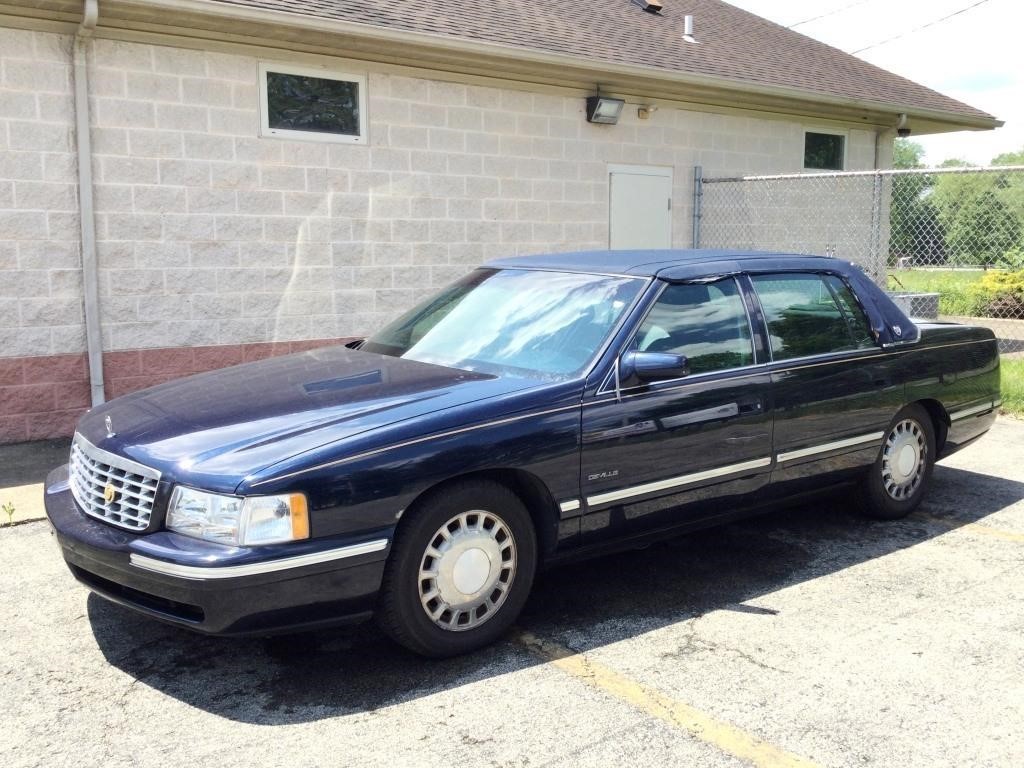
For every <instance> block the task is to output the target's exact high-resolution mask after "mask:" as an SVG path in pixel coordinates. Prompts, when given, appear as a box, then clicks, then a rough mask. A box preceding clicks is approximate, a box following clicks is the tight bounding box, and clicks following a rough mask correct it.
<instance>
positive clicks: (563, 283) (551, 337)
mask: <svg viewBox="0 0 1024 768" xmlns="http://www.w3.org/2000/svg"><path fill="white" fill-rule="evenodd" d="M643 286H644V281H643V280H640V279H636V278H624V277H608V276H604V275H586V274H576V273H572V272H540V271H529V270H519V269H503V270H495V269H478V270H476V271H474V272H471V273H469V274H468V275H466V276H465V277H464V278H462V279H461V280H459V281H458V282H457V283H455V284H454V285H450V286H448V287H447V288H445V289H444V290H443V291H442V292H441V293H440V294H438V295H437V296H434V297H433V298H432V299H429V300H427V301H425V302H424V303H422V304H420V305H419V306H418V307H416V308H415V309H413V310H412V311H410V312H407V313H406V314H405V315H403V316H402V317H400V318H398V319H397V320H395V321H394V322H393V323H391V324H390V325H388V326H386V327H385V328H384V329H383V330H381V331H379V332H378V333H376V334H374V335H373V336H371V337H370V338H369V339H367V340H366V342H365V343H364V344H363V345H362V347H360V349H363V350H365V351H367V352H377V353H380V354H384V355H392V356H394V357H404V358H408V359H410V360H418V361H420V362H423V363H434V364H436V365H444V366H448V367H450V368H461V369H463V370H472V371H481V372H484V373H494V374H501V375H512V376H517V375H518V376H527V377H556V378H563V377H570V376H573V375H575V374H579V373H581V372H582V371H583V369H584V368H585V367H586V366H587V364H588V363H589V362H590V361H591V360H592V359H593V358H594V356H595V355H596V354H597V351H598V350H599V349H600V347H601V344H602V343H603V342H604V340H605V338H607V336H608V334H609V333H610V332H611V329H612V328H613V327H614V326H615V324H616V322H617V321H618V320H619V318H621V317H622V314H623V312H625V311H626V308H627V307H628V306H629V305H630V304H631V303H632V302H633V300H634V299H635V298H636V296H637V294H638V293H639V292H640V290H641V289H642V288H643Z"/></svg>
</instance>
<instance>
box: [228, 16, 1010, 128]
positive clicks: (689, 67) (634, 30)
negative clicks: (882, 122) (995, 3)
mask: <svg viewBox="0 0 1024 768" xmlns="http://www.w3.org/2000/svg"><path fill="white" fill-rule="evenodd" d="M208 1H209V2H211V3H217V4H220V5H237V6H245V7H249V8H254V9H262V10H273V11H281V12H285V13H291V14H301V15H304V16H312V17H319V18H324V19H331V20H335V21H342V22H348V23H355V24H361V25H368V26H370V27H379V28H383V29H387V30H391V31H407V32H416V33H425V34H432V35H439V36H443V37H448V38H456V39H462V40H467V41H473V42H477V43H485V44H493V45H500V46H511V47H515V48H520V49H528V50H533V51H539V52H546V53H556V54H562V55H568V56H573V57H579V58H580V59H585V60H588V61H591V62H593V61H599V62H605V63H608V64H617V65H623V64H625V65H636V66H643V67H649V68H653V69H655V70H663V71H666V72H674V73H687V74H690V75H701V76H709V77H715V78H724V79H726V80H729V81H733V82H736V83H737V84H747V85H751V86H774V87H782V88H788V89H795V90H798V91H801V92H804V93H807V94H818V95H821V96H823V97H831V98H836V97H838V98H842V99H850V100H853V101H859V102H872V103H877V104H884V105H893V106H898V107H900V108H913V109H921V110H928V111H934V112H940V113H946V114H949V115H956V116H961V117H965V118H974V119H981V120H982V121H986V120H994V118H993V117H992V116H991V115H988V114H987V113H985V112H982V111H981V110H978V109H975V108H974V107H971V106H969V105H967V104H964V103H962V102H959V101H957V100H955V99H951V98H949V97H948V96H944V95H942V94H941V93H938V92H937V91H933V90H931V89H930V88H926V87H924V86H923V85H919V84H917V83H915V82H912V81H910V80H907V79H906V78H903V77H900V76H898V75H894V74H892V73H891V72H887V71H886V70H883V69H880V68H879V67H876V66H874V65H872V64H869V63H867V62H865V61H862V60H861V59H858V58H857V57H855V56H851V55H850V54H848V53H845V52H843V51H840V50H838V49H836V48H833V47H831V46H829V45H826V44H824V43H821V42H819V41H817V40H813V39H811V38H809V37H806V36H805V35H801V34H800V33H798V32H794V31H792V30H789V29H786V28H785V27H781V26H779V25H777V24H774V23H772V22H770V21H768V20H766V19H763V18H761V17H760V16H756V15H754V14H752V13H748V12H747V11H744V10H741V9H739V8H736V7H734V6H731V5H729V4H727V3H724V2H719V0H685V2H684V1H683V0H663V2H664V5H665V11H664V13H663V14H662V15H654V14H650V13H647V12H645V11H643V10H641V9H640V8H639V7H638V6H636V5H634V4H632V3H631V2H630V1H629V0H492V2H490V3H486V2H484V3H481V2H478V1H477V0H208ZM687 13H690V14H693V16H694V19H695V37H696V39H697V40H698V41H699V44H697V45H693V44H688V43H685V42H683V40H682V30H683V17H684V15H685V14H687Z"/></svg>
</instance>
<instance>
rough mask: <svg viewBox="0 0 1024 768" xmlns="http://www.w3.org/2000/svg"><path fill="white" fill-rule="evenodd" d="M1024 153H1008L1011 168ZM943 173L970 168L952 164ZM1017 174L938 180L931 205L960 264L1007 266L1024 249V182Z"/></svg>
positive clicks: (1005, 159)
mask: <svg viewBox="0 0 1024 768" xmlns="http://www.w3.org/2000/svg"><path fill="white" fill-rule="evenodd" d="M1021 155H1024V153H1007V154H1004V155H1000V156H999V157H996V158H994V159H993V165H1007V164H1011V163H1014V162H1015V161H1016V160H1017V159H1022V158H1021ZM942 165H943V167H946V168H955V167H960V166H965V165H967V163H965V162H964V161H962V160H955V159H952V160H946V161H945V162H943V163H942ZM1017 176H1019V174H1016V175H1015V174H1012V173H962V174H960V173H950V174H941V175H939V176H938V177H937V179H936V182H935V188H934V191H933V192H932V194H931V195H930V200H931V202H932V204H933V205H934V207H935V210H936V211H937V213H938V221H939V223H940V224H941V226H942V229H943V233H944V242H945V249H946V254H947V256H948V258H949V259H951V260H952V261H954V262H955V263H957V264H979V265H982V264H996V265H1003V263H1004V262H1005V260H1006V259H1007V258H1008V254H1010V253H1011V252H1013V251H1014V250H1015V249H1018V248H1020V247H1021V245H1022V244H1024V180H1022V179H1019V178H1017Z"/></svg>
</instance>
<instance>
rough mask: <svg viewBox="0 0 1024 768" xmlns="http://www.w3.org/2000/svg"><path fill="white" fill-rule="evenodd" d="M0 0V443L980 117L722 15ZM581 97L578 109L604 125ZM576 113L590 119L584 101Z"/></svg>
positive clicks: (652, 232)
mask: <svg viewBox="0 0 1024 768" xmlns="http://www.w3.org/2000/svg"><path fill="white" fill-rule="evenodd" d="M648 5H650V4H647V3H642V2H641V3H637V2H631V0H587V2H583V3H580V2H570V1H569V0H549V2H545V3H536V2H526V1H525V0H522V1H520V0H510V1H509V2H502V3H494V4H490V5H484V6H479V5H478V6H467V5H466V4H465V3H463V2H456V1H455V0H404V2H401V3H393V2H385V1H384V0H359V2H348V1H347V0H306V1H305V2H301V3H299V2H290V1H288V0H230V1H228V0H99V2H97V1H96V0H32V2H17V3H15V2H7V1H6V0H0V442H16V441H21V440H28V439H38V438H45V437H54V436H63V435H68V434H70V433H71V431H72V429H73V425H74V423H75V421H76V420H77V418H78V417H79V416H80V415H81V413H82V412H83V411H84V410H85V409H86V408H88V407H89V406H90V404H92V403H95V402H101V401H102V400H103V399H104V398H110V397H114V396H117V395H120V394H123V393H126V392H129V391H132V390H135V389H139V388H142V387H145V386H149V385H152V384H155V383H158V382H160V381H164V380H166V379H168V378H171V377H175V376H181V375H186V374H189V373H193V372H197V371H202V370H208V369H211V368H216V367H220V366H225V365H230V364H234V363H239V362H242V361H245V360H251V359H255V358H259V357H263V356H267V355H275V354H280V353H284V352H288V351H293V350H299V349H304V348H307V347H311V346H319V345H323V344H328V343H334V342H336V341H337V340H339V339H344V338H350V337H354V336H359V335H362V334H365V333H366V332H368V331H371V330H373V329H375V328H376V327H377V326H379V325H380V324H381V323H382V321H383V320H385V319H386V318H389V317H391V316H393V315H394V314H396V313H398V312H399V311H401V310H404V309H406V308H408V307H409V306H410V305H411V304H412V303H413V302H414V301H416V300H417V298H418V297H420V296H422V295H423V294H424V293H425V292H430V291H433V290H435V289H436V288H437V287H439V286H441V285H443V284H445V283H447V282H449V281H451V280H452V279H454V278H456V277H457V276H459V275H460V274H461V273H463V272H464V271H466V270H468V269H470V268H472V266H473V265H475V264H477V263H479V262H480V261H482V260H485V259H487V258H490V257H494V256H498V255H507V254H515V253H528V252H542V251H555V250H577V249H592V248H606V247H609V246H611V247H617V248H628V247H686V246H689V245H690V243H691V234H692V221H691V216H692V208H691V197H692V188H693V170H694V167H695V166H702V167H703V169H704V172H705V174H708V175H733V174H750V173H772V172H791V171H804V170H827V169H835V170H840V169H847V170H866V169H872V168H879V167H888V165H889V164H890V158H891V147H892V139H893V137H894V136H895V130H896V127H897V126H905V127H909V128H911V129H912V130H913V131H914V133H915V134H921V133H928V132H935V131H947V130H962V129H965V128H969V129H979V130H982V129H989V128H992V127H995V126H997V125H999V124H1000V123H999V122H998V121H997V120H996V119H995V118H993V117H992V116H990V115H987V114H985V113H983V112H980V111H978V110H976V109H974V108H972V107H970V106H967V105H965V104H962V103H959V102H957V101H954V100H952V99H949V98H947V97H945V96H942V95H941V94H938V93H935V92H934V91H931V90H929V89H927V88H924V87H922V86H920V85H917V84H915V83H912V82H910V81H907V80H905V79H903V78H900V77H898V76H896V75H893V74H891V73H888V72H885V71H882V70H880V69H877V68H875V67H873V66H871V65H869V64H867V63H865V62H863V61H860V60H859V59H856V58H854V57H852V56H849V55H847V54H845V53H842V52H841V51H838V50H835V49H832V48H830V47H828V46H825V45H823V44H821V43H818V42H816V41H813V40H811V39H809V38H806V37H803V36H802V35H800V34H798V33H796V32H793V31H790V30H786V29H784V28H781V27H779V26H776V25H774V24H771V23H769V22H768V21H765V20H763V19H761V18H759V17H756V16H753V15H751V14H749V13H746V12H744V11H741V10H739V9H737V8H734V7H732V6H729V5H727V4H725V3H722V2H718V0H692V1H690V2H686V3H683V2H681V0H666V2H665V3H663V5H664V9H663V10H661V11H660V12H657V9H656V8H655V7H654V6H653V5H651V6H650V7H648V8H647V9H646V10H645V8H644V7H643V6H648ZM595 97H600V100H599V99H598V98H595ZM588 99H589V101H588Z"/></svg>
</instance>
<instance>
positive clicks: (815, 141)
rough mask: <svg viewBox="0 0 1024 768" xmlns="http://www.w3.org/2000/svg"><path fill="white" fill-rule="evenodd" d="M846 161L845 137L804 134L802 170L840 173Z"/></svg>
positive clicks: (828, 134)
mask: <svg viewBox="0 0 1024 768" xmlns="http://www.w3.org/2000/svg"><path fill="white" fill-rule="evenodd" d="M845 159H846V137H845V136H844V135H843V134H841V133H816V132H814V131H807V132H805V133H804V168H806V169H807V170H813V171H841V170H843V166H844V164H845Z"/></svg>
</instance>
